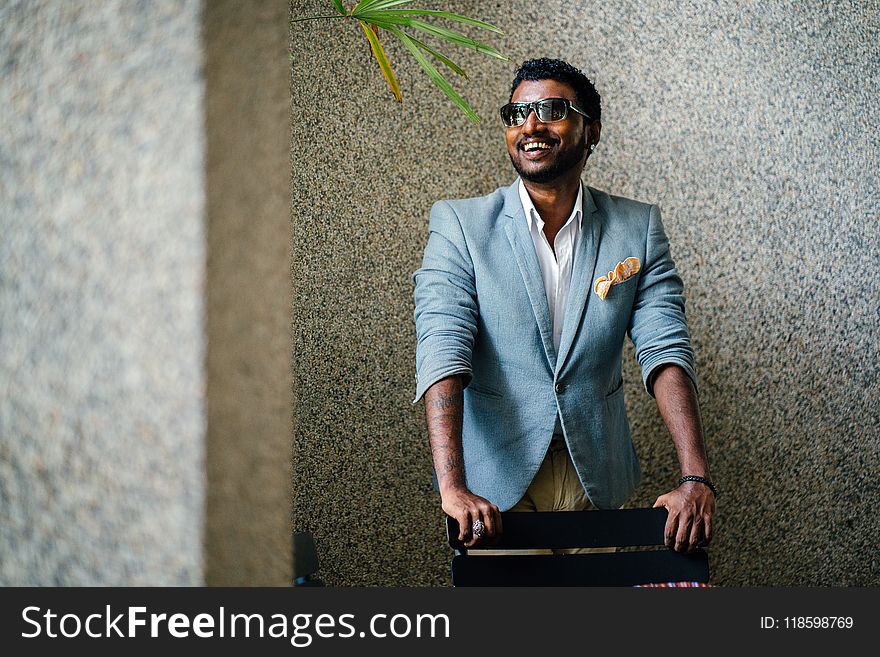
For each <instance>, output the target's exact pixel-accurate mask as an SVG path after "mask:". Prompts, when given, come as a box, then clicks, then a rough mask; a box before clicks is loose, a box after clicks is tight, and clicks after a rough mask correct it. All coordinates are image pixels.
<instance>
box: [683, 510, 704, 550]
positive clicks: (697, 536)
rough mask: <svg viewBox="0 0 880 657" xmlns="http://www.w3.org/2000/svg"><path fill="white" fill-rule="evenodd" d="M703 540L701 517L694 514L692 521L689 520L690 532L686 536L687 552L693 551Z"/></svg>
mask: <svg viewBox="0 0 880 657" xmlns="http://www.w3.org/2000/svg"><path fill="white" fill-rule="evenodd" d="M702 542H703V518H702V517H701V516H694V519H693V522H691V533H690V536H689V537H688V550H687V551H688V552H693V551H694V550H695V549H696V548H698V547H700V545H701V544H702Z"/></svg>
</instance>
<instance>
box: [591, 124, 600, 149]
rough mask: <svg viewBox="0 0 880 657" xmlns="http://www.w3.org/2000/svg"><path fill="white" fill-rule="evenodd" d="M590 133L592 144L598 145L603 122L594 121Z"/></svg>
mask: <svg viewBox="0 0 880 657" xmlns="http://www.w3.org/2000/svg"><path fill="white" fill-rule="evenodd" d="M589 131H590V143H593V144H598V143H599V137H600V136H601V135H602V122H601V121H599V120H596V121H593V122H592V123H591V124H590V127H589Z"/></svg>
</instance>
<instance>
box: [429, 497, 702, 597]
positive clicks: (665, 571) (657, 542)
mask: <svg viewBox="0 0 880 657" xmlns="http://www.w3.org/2000/svg"><path fill="white" fill-rule="evenodd" d="M501 518H502V526H503V527H504V532H503V535H502V537H501V540H500V542H499V543H497V544H496V545H492V546H486V547H485V548H482V549H490V550H527V549H544V548H553V549H564V548H582V547H587V548H596V547H625V546H664V540H663V530H664V527H665V524H666V518H667V512H666V509H621V510H615V511H559V512H538V513H512V512H507V513H502V514H501ZM446 528H447V533H448V536H449V545H450V546H451V547H452V548H453V549H454V550H456V551H457V552H458V554H456V556H455V557H454V558H453V560H452V584H453V586H637V585H640V584H659V583H667V582H701V583H706V582H708V581H709V557H708V555H707V554H706V552H705V550H702V549H697V550H694V551H693V552H692V553H691V554H682V553H680V552H675V551H673V550H670V549H668V548H666V547H665V546H664V547H663V548H662V549H660V550H657V549H653V550H642V551H627V552H613V553H600V554H540V555H533V554H529V555H518V554H511V555H485V556H480V555H478V554H476V553H477V552H479V551H480V548H472V549H471V550H467V549H465V547H464V546H463V545H462V544H461V543H460V542H459V541H458V540H457V537H458V523H457V522H456V521H455V520H453V519H452V518H448V517H447V522H446Z"/></svg>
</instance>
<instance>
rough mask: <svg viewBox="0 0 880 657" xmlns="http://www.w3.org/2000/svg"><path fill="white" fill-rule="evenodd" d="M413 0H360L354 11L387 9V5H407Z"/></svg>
mask: <svg viewBox="0 0 880 657" xmlns="http://www.w3.org/2000/svg"><path fill="white" fill-rule="evenodd" d="M412 1H413V0H362V1H361V2H359V3H358V4H357V6H356V7H355V11H360V10H363V11H373V10H376V9H387V8H389V7H397V6H399V5H408V4H410V3H411V2H412Z"/></svg>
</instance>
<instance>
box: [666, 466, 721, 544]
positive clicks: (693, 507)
mask: <svg viewBox="0 0 880 657" xmlns="http://www.w3.org/2000/svg"><path fill="white" fill-rule="evenodd" d="M661 506H662V507H665V508H666V510H667V511H668V512H669V517H668V518H667V519H666V528H665V529H664V537H665V541H666V546H667V547H670V548H674V549H675V550H676V551H677V552H693V551H694V549H695V548H698V547H705V546H707V545H709V542H710V541H711V540H712V516H713V515H714V513H715V494H714V493H713V492H712V490H711V489H710V488H709V487H708V486H706V485H705V484H701V483H699V482H695V481H687V482H685V483H683V484H682V485H681V486H679V487H678V488H676V489H675V490H672V491H670V492H668V493H666V494H665V495H661V496H660V497H658V498H657V501H656V502H654V508H655V509H656V508H657V507H661Z"/></svg>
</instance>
